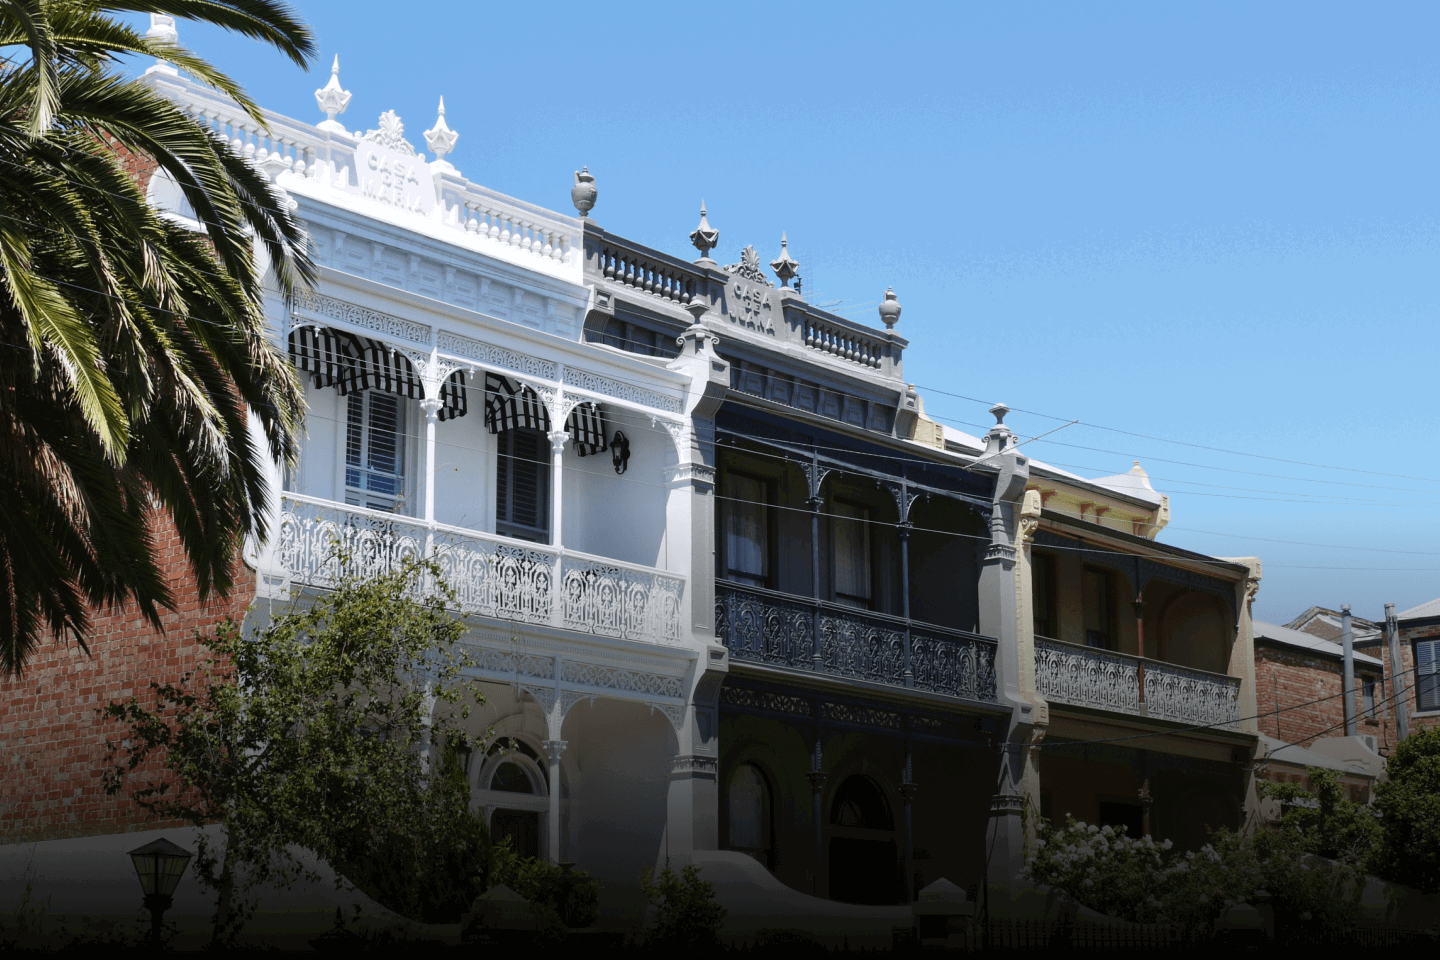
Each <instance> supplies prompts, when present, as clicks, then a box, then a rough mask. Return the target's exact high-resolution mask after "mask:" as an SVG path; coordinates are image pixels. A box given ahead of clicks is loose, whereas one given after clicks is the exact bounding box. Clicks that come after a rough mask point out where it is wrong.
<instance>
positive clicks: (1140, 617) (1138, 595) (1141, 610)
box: [1135, 557, 1146, 717]
mask: <svg viewBox="0 0 1440 960" xmlns="http://www.w3.org/2000/svg"><path fill="white" fill-rule="evenodd" d="M1135 643H1136V652H1137V653H1138V654H1139V655H1140V660H1139V662H1138V664H1137V665H1136V666H1137V669H1136V678H1137V679H1136V682H1137V683H1139V684H1140V715H1141V716H1142V717H1143V716H1145V715H1146V714H1145V586H1144V583H1143V582H1142V581H1141V580H1140V559H1139V558H1138V557H1137V558H1136V559H1135Z"/></svg>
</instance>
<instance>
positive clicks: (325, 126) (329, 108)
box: [315, 53, 350, 133]
mask: <svg viewBox="0 0 1440 960" xmlns="http://www.w3.org/2000/svg"><path fill="white" fill-rule="evenodd" d="M315 103H316V104H318V105H319V107H320V109H321V111H322V112H324V114H325V119H324V120H322V121H321V122H320V123H319V124H317V126H318V127H319V128H320V129H321V130H329V131H333V132H335V133H347V132H348V131H347V130H346V129H345V127H344V125H343V124H341V123H339V122H338V121H337V120H336V119H335V117H336V115H337V114H341V113H344V112H345V109H346V108H347V107H349V106H350V91H349V90H342V89H340V55H339V54H338V53H337V54H336V55H335V63H334V64H332V65H331V67H330V82H329V83H327V84H325V86H323V87H321V88H320V89H319V90H316V91H315Z"/></svg>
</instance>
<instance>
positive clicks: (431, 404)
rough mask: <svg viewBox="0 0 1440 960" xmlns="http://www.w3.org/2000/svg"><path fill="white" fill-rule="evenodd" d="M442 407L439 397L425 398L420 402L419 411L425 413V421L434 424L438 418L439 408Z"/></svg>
mask: <svg viewBox="0 0 1440 960" xmlns="http://www.w3.org/2000/svg"><path fill="white" fill-rule="evenodd" d="M442 406H444V404H443V403H442V401H441V400H440V398H439V397H425V398H424V399H423V400H421V401H420V409H422V410H424V411H425V419H426V420H429V421H430V422H431V423H434V422H435V421H436V420H437V419H438V418H439V416H440V408H441V407H442Z"/></svg>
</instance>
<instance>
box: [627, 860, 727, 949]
mask: <svg viewBox="0 0 1440 960" xmlns="http://www.w3.org/2000/svg"><path fill="white" fill-rule="evenodd" d="M640 889H641V891H642V892H643V893H644V894H645V899H646V901H648V902H649V904H650V906H651V907H652V908H654V910H655V925H654V926H653V927H651V928H650V930H649V931H648V933H647V934H646V938H645V942H646V945H647V946H651V947H663V948H666V949H672V950H673V949H679V950H702V951H703V950H710V949H714V948H715V947H716V946H717V945H718V944H719V942H720V926H721V924H723V923H724V922H725V915H726V913H727V911H726V909H725V908H724V907H722V906H720V904H718V903H716V902H715V887H714V885H713V884H711V883H710V882H709V881H708V880H701V879H700V870H699V868H697V867H693V866H690V867H686V868H685V869H684V870H682V871H681V873H680V876H678V877H677V876H675V872H674V871H673V870H671V869H670V868H669V867H666V868H665V869H664V870H662V871H660V876H659V877H655V876H654V871H653V870H651V869H650V868H649V867H646V868H645V869H644V870H643V871H641V873H640Z"/></svg>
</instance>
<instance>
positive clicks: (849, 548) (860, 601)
mask: <svg viewBox="0 0 1440 960" xmlns="http://www.w3.org/2000/svg"><path fill="white" fill-rule="evenodd" d="M831 514H832V517H831V521H830V523H831V530H832V538H831V547H832V550H833V556H834V558H835V601H836V602H837V603H843V604H845V605H847V606H852V607H861V608H863V609H867V610H868V609H869V608H870V604H871V599H872V595H873V594H872V591H873V589H874V588H873V585H872V579H871V569H870V522H869V521H870V509H869V508H868V507H864V506H861V505H860V504H858V503H850V502H848V501H845V500H836V501H835V502H834V504H833V506H832V508H831Z"/></svg>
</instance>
